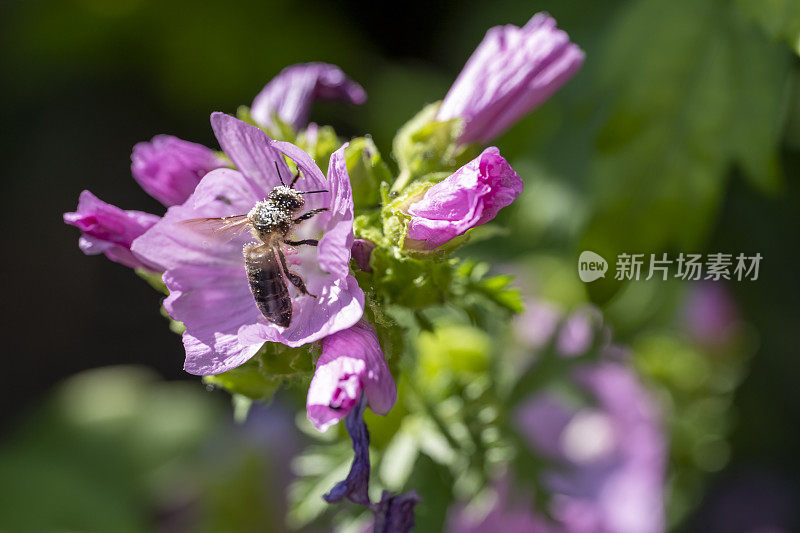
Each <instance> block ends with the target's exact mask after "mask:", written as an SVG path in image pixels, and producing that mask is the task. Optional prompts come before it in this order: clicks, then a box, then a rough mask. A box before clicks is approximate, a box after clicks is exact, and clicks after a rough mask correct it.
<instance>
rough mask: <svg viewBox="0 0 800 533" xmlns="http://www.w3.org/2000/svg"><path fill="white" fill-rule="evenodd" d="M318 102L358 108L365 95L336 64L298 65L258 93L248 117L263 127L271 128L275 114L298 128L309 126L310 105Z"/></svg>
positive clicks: (281, 74) (284, 70)
mask: <svg viewBox="0 0 800 533" xmlns="http://www.w3.org/2000/svg"><path fill="white" fill-rule="evenodd" d="M317 99H320V100H344V101H346V102H348V103H351V104H357V105H361V104H363V103H364V102H365V101H366V100H367V93H365V92H364V89H363V88H362V87H361V85H359V84H358V83H356V82H354V81H353V80H351V79H350V78H348V77H347V76H346V75H345V73H344V72H342V70H341V69H340V68H339V67H337V66H335V65H329V64H327V63H301V64H298V65H292V66H290V67H286V68H285V69H283V70H282V71H281V72H280V73H279V74H278V75H277V76H275V78H273V79H272V81H270V82H269V83H268V84H267V85H266V87H264V88H263V89H262V90H261V92H260V93H258V96H256V97H255V100H253V106H252V107H251V108H250V115H251V116H252V117H253V119H254V120H255V121H256V122H257V123H258V125H259V126H261V127H263V128H269V127H272V126H273V122H274V121H273V116H274V115H277V116H278V118H280V119H281V120H282V121H283V122H285V123H287V124H290V125H291V126H293V127H294V128H295V129H300V128H302V127H304V126H305V125H306V124H307V123H308V115H309V112H310V110H311V104H312V103H313V102H314V100H317Z"/></svg>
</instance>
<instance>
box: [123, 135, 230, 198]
mask: <svg viewBox="0 0 800 533" xmlns="http://www.w3.org/2000/svg"><path fill="white" fill-rule="evenodd" d="M131 161H132V163H131V172H132V173H133V178H134V179H135V180H136V182H137V183H138V184H139V185H140V186H141V187H142V189H144V190H145V192H147V194H149V195H150V196H152V197H153V198H155V199H156V200H158V201H159V202H161V203H162V204H164V205H166V206H168V207H169V206H171V205H178V204H182V203H183V202H185V201H186V199H187V198H189V195H191V194H192V192H194V188H195V187H197V184H198V183H199V182H200V179H201V178H202V177H203V176H205V175H206V174H208V173H209V172H211V171H212V170H214V169H216V168H223V167H227V166H230V165H229V164H228V162H227V161H226V160H225V158H223V157H219V156H218V155H217V154H216V153H214V151H213V150H211V149H210V148H206V147H205V146H203V145H202V144H197V143H193V142H189V141H184V140H181V139H179V138H177V137H173V136H171V135H157V136H155V137H153V140H152V141H150V142H141V143H138V144H136V146H134V147H133V153H132V154H131Z"/></svg>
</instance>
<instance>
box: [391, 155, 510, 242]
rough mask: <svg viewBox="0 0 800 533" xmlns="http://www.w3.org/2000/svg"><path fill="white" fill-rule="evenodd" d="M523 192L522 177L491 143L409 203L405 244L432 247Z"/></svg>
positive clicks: (484, 219)
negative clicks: (475, 156) (408, 219)
mask: <svg viewBox="0 0 800 533" xmlns="http://www.w3.org/2000/svg"><path fill="white" fill-rule="evenodd" d="M521 192H522V180H521V179H519V176H517V173H516V172H514V169H512V168H511V165H509V164H508V161H506V160H505V159H504V158H503V157H502V156H501V155H500V151H499V150H498V149H497V148H496V147H494V146H492V147H489V148H487V149H486V150H484V151H483V153H482V154H481V155H479V156H478V157H477V158H475V159H473V160H472V161H470V162H469V163H467V164H466V165H464V166H463V167H461V168H460V169H458V170H457V171H456V172H455V173H454V174H452V175H450V176H448V177H447V178H445V179H444V180H442V181H440V182H439V183H437V184H436V185H434V186H433V187H431V188H430V189H428V190H427V191H426V192H425V195H424V196H423V197H422V198H421V199H419V200H417V201H416V202H414V203H412V204H410V205H409V207H408V209H407V213H408V214H409V215H411V220H410V222H409V224H408V232H407V233H406V240H405V246H406V248H410V249H413V250H432V249H434V248H437V247H439V246H441V245H443V244H445V243H446V242H448V241H449V240H450V239H452V238H453V237H456V236H458V235H462V234H464V233H465V232H466V231H467V230H469V229H471V228H474V227H476V226H480V225H481V224H485V223H486V222H489V221H490V220H492V219H493V218H494V217H495V216H497V213H498V211H500V209H502V208H504V207H506V206H507V205H509V204H511V202H513V201H514V200H515V199H516V198H517V196H519V195H520V193H521Z"/></svg>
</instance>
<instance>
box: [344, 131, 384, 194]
mask: <svg viewBox="0 0 800 533" xmlns="http://www.w3.org/2000/svg"><path fill="white" fill-rule="evenodd" d="M345 160H346V162H347V173H348V174H349V176H350V184H351V186H352V188H353V203H354V204H355V207H356V209H365V208H370V207H375V206H376V205H378V203H379V202H380V200H381V195H380V186H381V183H383V182H389V181H391V179H392V173H391V171H390V170H389V167H388V166H386V163H384V161H383V158H382V157H381V154H380V152H379V151H378V147H377V146H375V143H374V142H372V139H371V138H370V137H357V138H355V139H353V140H352V141H350V146H348V147H347V150H346V151H345Z"/></svg>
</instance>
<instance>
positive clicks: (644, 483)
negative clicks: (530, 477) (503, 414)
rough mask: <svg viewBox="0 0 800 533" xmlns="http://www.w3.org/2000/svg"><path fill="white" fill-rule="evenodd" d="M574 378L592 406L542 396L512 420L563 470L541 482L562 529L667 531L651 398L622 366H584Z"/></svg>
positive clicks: (663, 449) (660, 442) (661, 453)
mask: <svg viewBox="0 0 800 533" xmlns="http://www.w3.org/2000/svg"><path fill="white" fill-rule="evenodd" d="M573 379H574V382H575V384H576V385H578V386H579V387H581V388H582V389H584V390H585V391H586V392H587V393H589V394H590V395H591V396H592V397H593V398H594V400H595V402H596V403H594V404H593V405H587V406H585V407H578V406H575V405H574V404H572V403H568V402H566V401H564V400H563V399H562V398H561V397H558V396H556V395H554V394H550V393H546V392H545V393H541V394H538V395H536V396H534V397H531V398H529V399H528V400H527V401H526V402H524V403H523V404H522V406H521V407H520V408H519V409H518V410H517V413H516V415H515V420H516V425H517V427H518V428H519V431H520V432H521V434H522V435H523V437H525V439H526V440H527V442H528V444H529V445H530V446H531V448H532V449H533V450H535V451H536V452H537V453H539V454H541V455H543V456H544V457H546V458H548V459H549V460H551V461H554V462H557V463H558V464H560V465H561V466H560V467H558V468H554V469H553V470H551V471H550V472H549V473H548V474H547V475H546V477H545V479H544V483H545V485H546V486H547V488H548V489H549V491H550V492H551V494H552V495H553V497H552V503H551V506H550V511H551V514H552V516H553V518H554V519H555V521H556V523H557V524H558V525H559V526H560V527H561V529H560V530H562V531H565V532H567V533H659V532H662V531H664V528H665V525H664V509H663V502H664V488H663V486H664V481H665V479H664V476H665V468H666V454H667V444H666V438H665V435H664V433H663V431H662V428H661V417H660V413H659V411H658V408H657V406H656V403H655V401H654V400H653V399H652V398H651V397H650V395H649V394H648V393H647V391H646V390H645V389H644V388H643V386H642V385H641V383H640V382H639V380H638V379H637V377H636V375H635V373H634V372H633V370H631V369H630V368H628V367H627V366H626V365H624V364H622V363H620V362H609V361H605V362H601V363H598V364H592V365H581V366H579V367H578V368H577V369H576V370H575V372H574V374H573Z"/></svg>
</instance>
